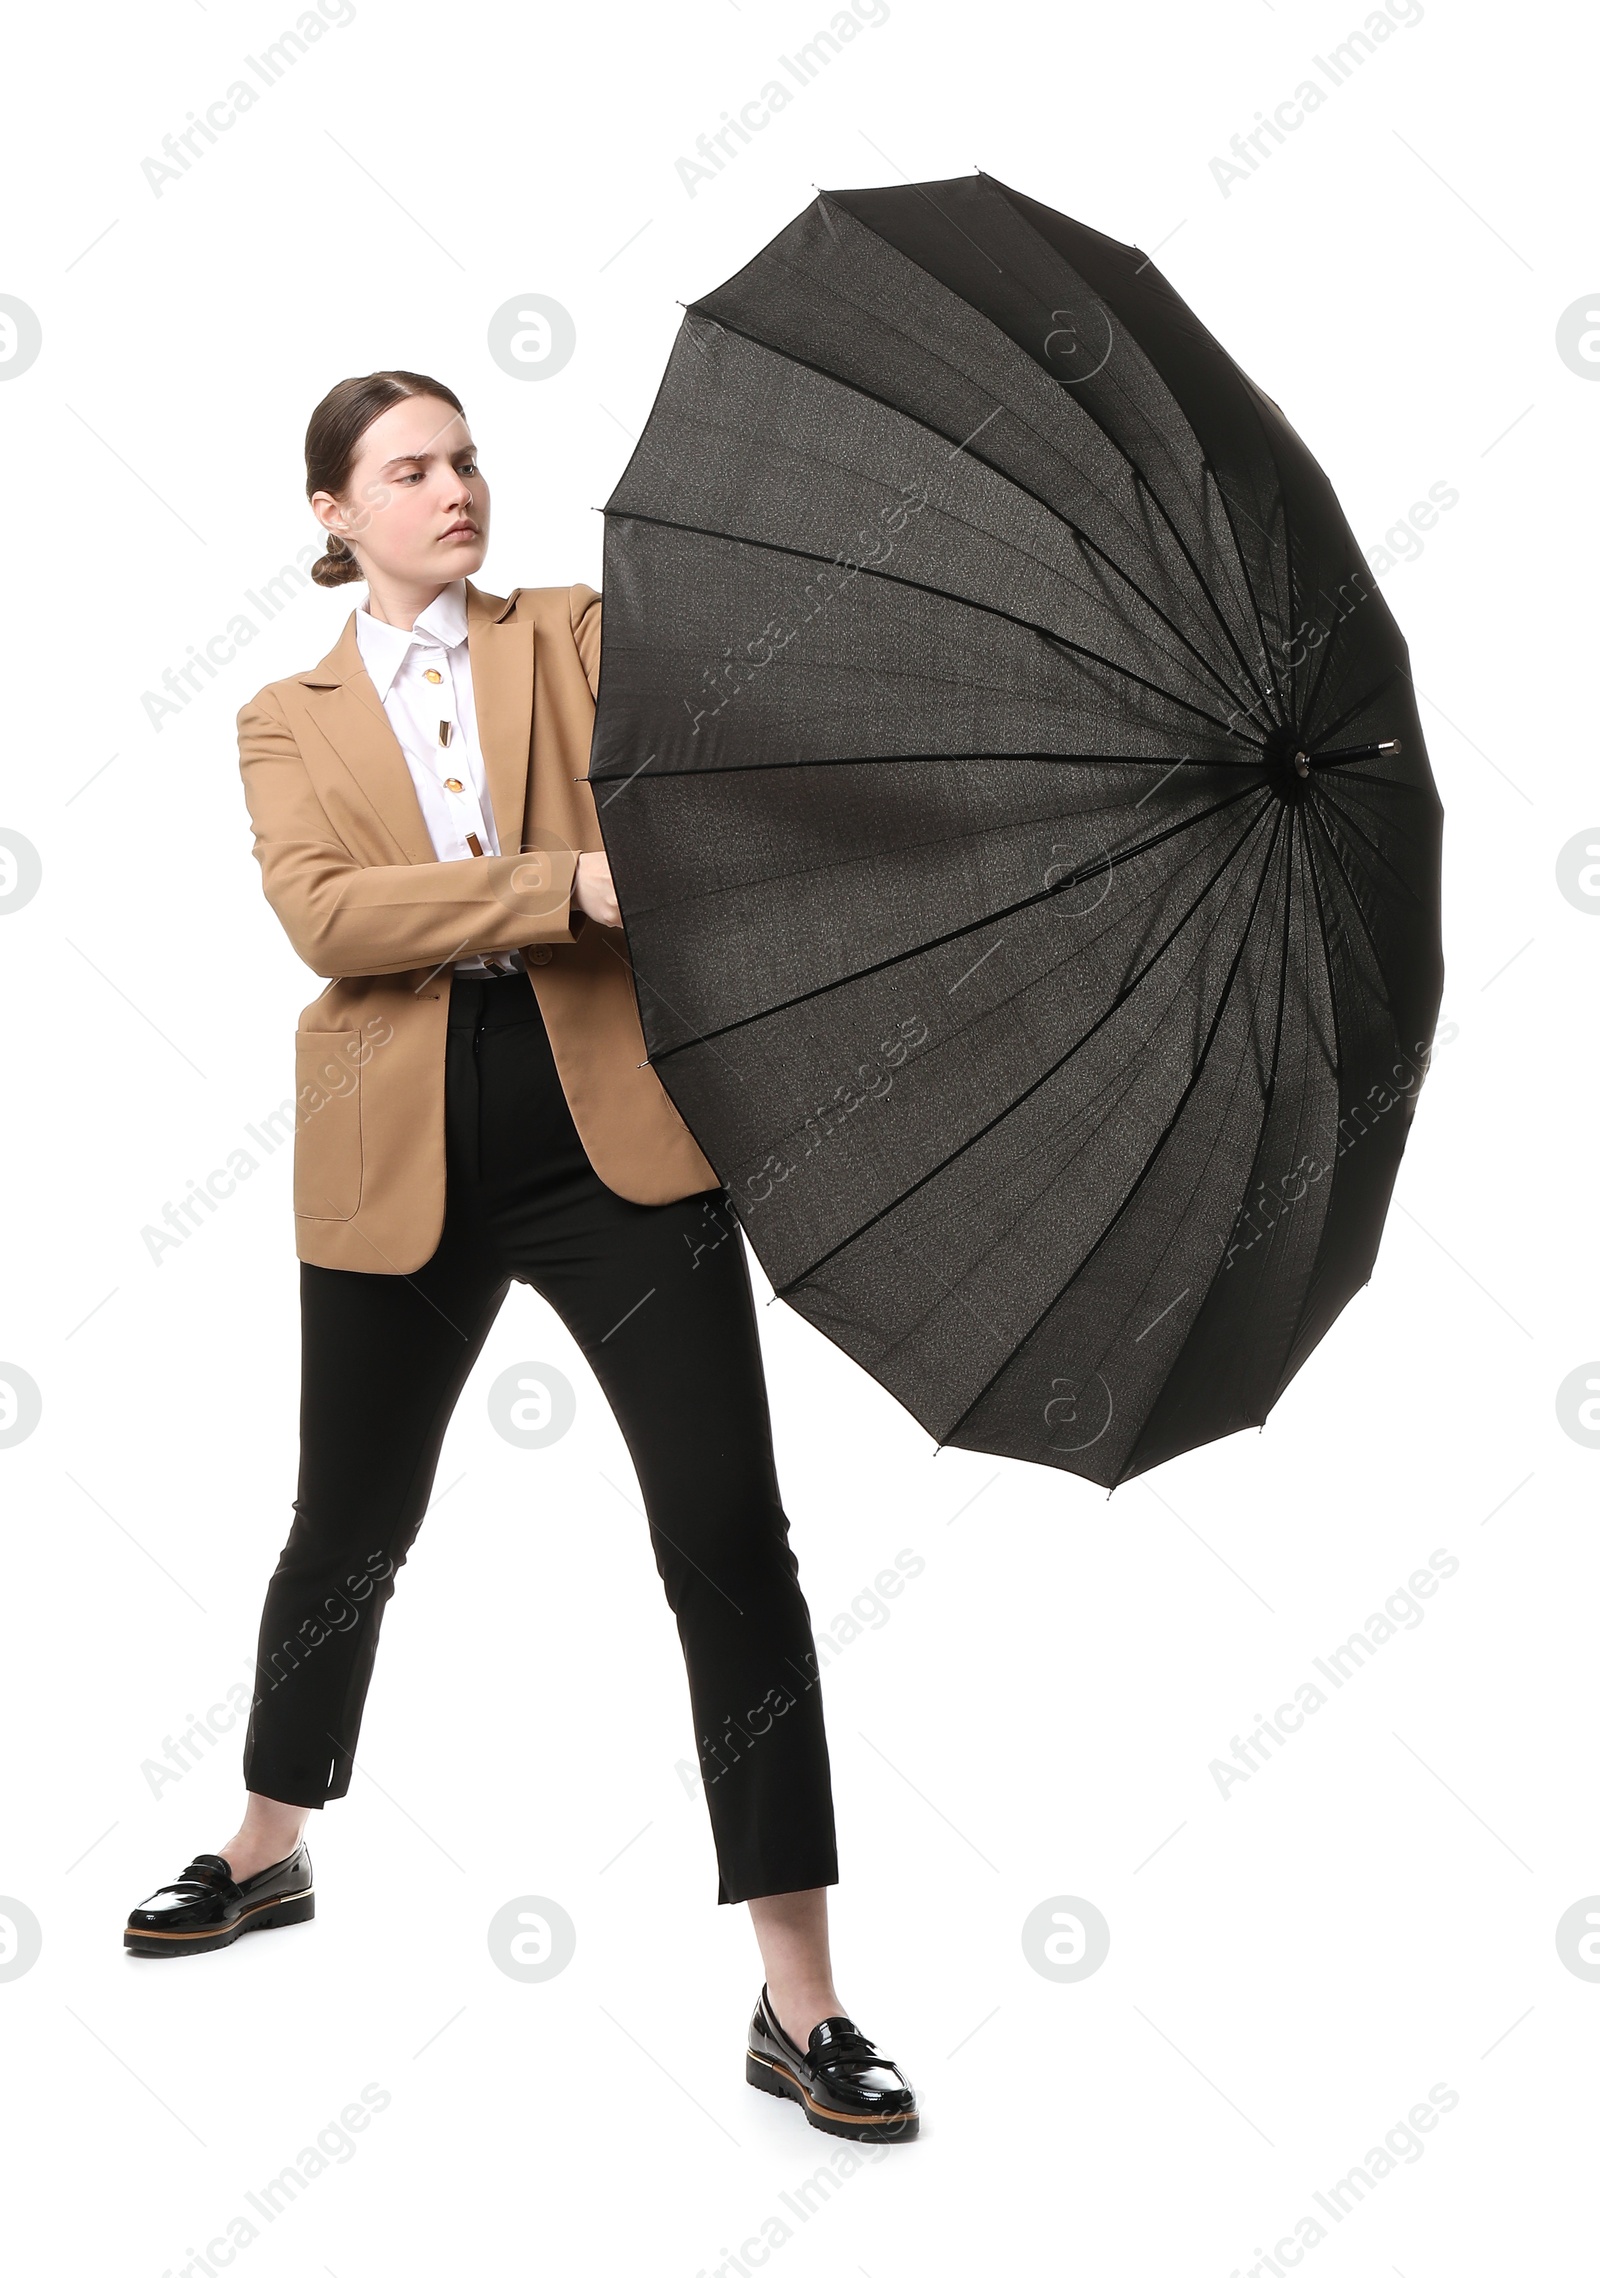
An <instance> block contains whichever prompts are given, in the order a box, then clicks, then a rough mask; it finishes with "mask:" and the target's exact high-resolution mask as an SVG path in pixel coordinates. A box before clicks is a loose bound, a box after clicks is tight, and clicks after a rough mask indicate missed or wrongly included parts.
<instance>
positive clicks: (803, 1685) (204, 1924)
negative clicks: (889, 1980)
mask: <svg viewBox="0 0 1600 2278" xmlns="http://www.w3.org/2000/svg"><path fill="white" fill-rule="evenodd" d="M306 492H307V496H308V498H309V499H310V502H311V508H312V511H313V513H314V514H315V515H316V516H317V519H318V521H319V522H320V523H321V524H322V526H323V528H324V529H325V530H326V531H327V532H328V541H327V553H326V554H325V556H324V557H323V558H322V559H321V560H320V561H318V562H317V563H316V564H315V565H314V567H313V570H312V575H313V577H315V578H316V580H317V582H318V583H319V584H322V585H339V584H343V583H344V582H346V581H347V580H349V579H353V578H358V577H359V578H364V579H365V580H366V587H367V599H366V602H365V605H364V606H362V607H360V608H358V609H356V610H355V611H354V612H353V613H352V615H351V617H350V618H349V620H348V622H347V623H346V625H345V628H344V631H343V632H342V633H341V635H340V637H339V639H338V641H337V642H336V643H335V645H334V647H333V648H332V649H331V650H330V652H329V653H328V655H327V656H326V657H324V658H323V660H322V662H321V663H320V664H318V665H316V666H314V667H313V668H312V669H311V670H310V671H309V672H302V673H296V674H292V675H291V676H290V677H289V678H288V679H286V680H279V681H274V682H273V683H272V684H271V685H270V686H268V687H266V688H264V689H262V690H261V692H260V694H259V695H258V696H257V697H256V698H255V699H254V701H253V702H252V703H250V704H247V705H246V706H245V708H244V710H243V711H242V712H241V713H240V715H239V749H240V766H241V769H242V772H243V776H244V789H245V797H246V801H247V803H248V806H249V810H250V819H251V825H252V828H253V831H254V834H255V852H256V858H257V860H258V861H259V862H260V864H261V873H262V884H263V887H264V889H265V892H266V895H267V899H268V900H269V901H270V903H271V904H272V907H273V909H274V910H275V911H276V913H277V915H278V916H279V918H280V919H281V920H282V922H283V925H284V928H285V930H286V932H287V933H288V936H289V938H290V940H291V941H292V943H293V944H294V947H295V949H296V950H297V951H298V953H299V954H300V956H301V957H303V958H304V959H305V961H306V963H307V964H308V965H310V966H311V968H312V969H313V970H314V971H315V972H317V973H319V974H321V975H323V976H325V977H326V978H327V979H328V981H329V986H328V987H327V988H326V989H325V990H324V991H323V993H322V995H321V996H320V997H318V998H317V999H316V1001H315V1003H313V1004H311V1005H308V1006H307V1007H306V1009H305V1011H304V1012H303V1013H302V1014H301V1016H300V1024H299V1030H298V1033H297V1036H296V1040H295V1043H296V1089H297V1109H296V1132H295V1164H294V1207H295V1224H296V1248H297V1252H298V1256H299V1259H300V1294H301V1322H302V1379H301V1404H300V1477H299V1491H298V1495H297V1497H296V1500H295V1504H294V1513H295V1516H294V1523H293V1525H292V1527H291V1529H290V1533H289V1538H288V1541H287V1543H286V1545H285V1547H284V1550H283V1554H282V1556H281V1558H280V1559H279V1561H278V1565H277V1569H276V1572H275V1573H274V1574H273V1576H272V1578H271V1581H270V1583H269V1585H268V1589H267V1594H266V1604H265V1607H264V1610H263V1614H262V1621H261V1630H260V1639H259V1645H258V1651H257V1679H256V1696H255V1701H254V1704H253V1707H252V1711H251V1717H250V1723H249V1727H248V1731H247V1735H246V1740H245V1750H244V1778H245V1787H246V1791H247V1792H246V1797H245V1808H244V1816H243V1819H242V1821H241V1823H240V1826H239V1828H238V1831H237V1832H236V1833H235V1834H233V1835H232V1836H230V1837H229V1838H228V1840H227V1841H226V1842H224V1843H223V1844H222V1845H221V1846H220V1848H219V1849H218V1850H216V1851H213V1852H201V1853H199V1854H198V1855H197V1856H196V1857H195V1858H194V1859H193V1860H192V1861H191V1862H190V1864H189V1866H188V1867H187V1868H185V1870H184V1871H183V1873H182V1874H181V1875H180V1876H179V1878H178V1879H177V1880H176V1881H175V1882H173V1883H169V1884H165V1885H163V1887H162V1888H161V1889H160V1890H158V1891H156V1892H155V1893H153V1894H152V1896H151V1897H150V1898H148V1899H146V1900H145V1901H144V1903H143V1904H142V1905H140V1906H138V1907H136V1908H135V1909H134V1910H133V1912H132V1914H131V1916H130V1917H129V1921H128V1926H127V1930H126V1933H125V1944H126V1946H127V1949H128V1950H129V1951H130V1952H132V1953H136V1954H142V1955H163V1956H173V1955H179V1954H198V1953H209V1952H212V1951H214V1950H215V1949H217V1948H218V1947H221V1946H226V1945H229V1944H231V1943H232V1942H233V1940H234V1939H235V1938H237V1937H239V1936H241V1935H242V1934H243V1933H244V1932H245V1931H247V1930H252V1929H264V1928H267V1927H269V1926H272V1925H274V1924H278V1923H284V1922H304V1921H308V1920H309V1919H310V1918H311V1914H312V1910H313V1903H314V1902H313V1898H312V1884H311V1862H310V1859H309V1856H308V1854H307V1851H306V1846H305V1841H304V1835H303V1829H304V1826H305V1822H306V1818H307V1816H308V1813H309V1812H311V1811H320V1810H321V1809H322V1807H323V1806H324V1804H326V1803H327V1802H329V1801H331V1800H333V1799H335V1798H337V1797H340V1796H343V1795H344V1794H345V1793H346V1792H347V1791H348V1789H349V1785H350V1776H351V1767H352V1762H353V1752H354V1749H355V1744H356V1738H357V1734H358V1731H359V1728H360V1723H361V1714H362V1707H363V1703H364V1700H365V1697H366V1691H367V1686H368V1682H369V1680H370V1678H371V1675H372V1668H373V1660H374V1656H375V1653H376V1650H377V1643H378V1631H379V1626H380V1623H381V1621H382V1617H383V1610H384V1607H385V1605H386V1604H387V1603H388V1600H389V1598H390V1597H391V1595H392V1594H393V1590H394V1585H395V1578H396V1574H397V1572H398V1569H399V1568H400V1567H401V1566H402V1565H403V1564H404V1562H405V1558H406V1554H407V1552H408V1550H409V1549H410V1547H411V1544H412V1543H413V1542H414V1540H415V1539H416V1535H417V1531H418V1529H419V1527H420V1525H421V1522H422V1516H423V1512H424V1510H425V1509H426V1507H427V1503H428V1497H429V1494H430V1491H431V1488H432V1483H433V1477H434V1470H435V1466H436V1464H437V1461H438V1457H439V1452H440V1447H441V1443H442V1441H443V1438H444V1433H445V1429H446V1426H447V1425H448V1423H449V1420H450V1416H451V1414H452V1412H453V1410H454V1407H455V1404H456V1400H457V1398H458V1396H459V1394H460V1392H461V1390H462V1387H463V1385H464V1384H465V1382H466V1380H467V1377H468V1375H469V1373H470V1371H471V1368H472V1365H473V1362H474V1361H475V1359H476V1358H477V1355H478V1353H479V1351H480V1350H481V1348H482V1346H483V1342H484V1339H485V1337H486V1336H487V1335H488V1332H489V1328H490V1326H491V1324H492V1323H493V1321H494V1319H495V1316H496V1314H497V1313H498V1312H499V1309H500V1305H501V1302H502V1300H503V1299H504V1297H505V1294H506V1291H507V1289H508V1287H509V1285H510V1283H511V1282H512V1281H514V1280H515V1281H523V1282H527V1283H529V1284H530V1285H531V1286H532V1287H533V1288H535V1289H537V1290H538V1291H539V1293H540V1294H541V1296H543V1297H545V1298H547V1299H548V1300H549V1302H550V1303H551V1304H552V1305H553V1306H554V1307H555V1309H556V1310H557V1312H558V1313H559V1314H560V1315H561V1317H562V1319H563V1320H564V1321H565V1322H566V1324H567V1326H568V1328H569V1329H570V1330H571V1332H572V1334H573V1336H574V1338H575V1339H576V1340H577V1342H578V1344H579V1345H580V1347H581V1348H582V1350H583V1353H584V1355H585V1358H586V1359H587V1360H588V1362H589V1364H590V1366H591V1367H592V1368H593V1370H594V1373H595V1375H596V1377H597V1378H598V1380H599V1383H600V1385H601V1388H602V1390H603V1391H604V1393H605V1396H606V1398H607V1400H608V1401H609V1402H610V1404H611V1408H612V1411H613V1413H614V1414H615V1416H616V1418H617V1421H618V1424H619V1425H620V1427H621V1429H622V1432H623V1434H624V1437H625V1438H626V1440H627V1443H628V1449H629V1453H630V1455H631V1456H632V1459H633V1463H634V1466H635V1469H636V1471H637V1474H638V1478H639V1484H640V1487H641V1489H642V1490H643V1493H644V1498H645V1503H646V1507H647V1511H648V1515H649V1524H650V1539H651V1544H652V1547H653V1549H654V1552H655V1559H656V1565H657V1568H658V1570H659V1571H660V1574H661V1578H662V1581H663V1583H664V1584H665V1587H666V1594H667V1600H668V1603H669V1604H670V1606H671V1607H672V1610H673V1612H674V1614H675V1615H676V1617H677V1623H678V1634H679V1637H680V1639H681V1641H682V1646H683V1653H684V1659H685V1664H686V1667H687V1672H688V1680H689V1693H690V1703H691V1707H692V1710H693V1714H694V1719H695V1725H696V1728H697V1730H698V1732H699V1735H700V1742H699V1753H700V1762H701V1768H702V1774H703V1779H704V1786H705V1794H706V1800H707V1805H708V1809H709V1813H710V1819H711V1826H712V1834H713V1839H714V1843H715V1847H716V1854H717V1863H718V1890H717V1898H718V1903H719V1904H724V1905H726V1904H732V1903H737V1902H739V1901H743V1902H745V1903H747V1904H748V1906H749V1909H750V1917H751V1921H752V1924H753V1926H754V1929H755V1934H756V1940H757V1943H758V1945H759V1947H760V1950H761V1957H762V1961H763V1963H764V1965H765V1969H766V1982H765V1984H764V1985H763V1987H762V1990H761V1994H760V1997H759V1999H758V2001H757V2003H756V2007H755V2012H754V2015H753V2017H752V2019H751V2024H750V2031H749V2036H748V2049H747V2055H746V2063H745V2071H746V2077H747V2079H749V2080H750V2081H751V2082H752V2084H753V2085H755V2086H757V2087H762V2088H766V2089H768V2090H769V2091H770V2092H772V2093H774V2094H777V2095H786V2096H790V2097H792V2098H794V2099H795V2100H796V2101H798V2102H799V2103H800V2104H801V2106H802V2108H803V2109H804V2111H805V2113H806V2116H807V2118H808V2119H809V2120H810V2122H811V2124H812V2125H813V2126H814V2127H819V2128H822V2129H824V2130H826V2131H827V2132H829V2133H831V2134H835V2135H846V2136H852V2137H855V2138H857V2139H864V2140H869V2141H881V2140H884V2139H886V2138H893V2139H899V2140H905V2139H906V2138H908V2137H910V2136H913V2135H914V2134H915V2133H916V2130H917V2114H916V2101H915V2097H914V2095H913V2092H912V2090H911V2088H910V2086H909V2084H908V2083H907V2081H906V2080H905V2078H904V2076H903V2074H902V2073H901V2072H900V2071H899V2069H898V2068H897V2067H896V2066H894V2065H892V2064H890V2063H888V2062H886V2061H885V2060H884V2059H882V2058H880V2057H878V2056H877V2055H876V2054H875V2052H874V2048H873V2044H872V2043H871V2042H870V2041H868V2040H866V2039H865V2037H864V2036H863V2035H862V2034H860V2033H859V2032H858V2031H857V2029H856V2027H855V2026H854V2025H853V2024H852V2023H851V2022H850V2019H849V2018H848V2016H846V2015H845V2014H844V2013H843V2011H842V2009H841V2004H840V2001H839V1997H838V1994H837V1992H836V1991H835V1988H834V1983H833V1976H832V1969H831V1964H830V1960H829V1951H828V1925H827V1886H828V1885H829V1884H831V1883H834V1882H836V1881H837V1880H838V1869H837V1859H836V1853H835V1847H834V1822H833V1804H832V1790H831V1786H830V1780H829V1767H828V1752H827V1742H826V1739H825V1736H824V1729H823V1717H822V1696H821V1690H820V1686H819V1683H818V1679H817V1664H816V1658H815V1652H814V1647H813V1642H812V1634H811V1623H810V1616H809V1614H808V1612H807V1608H806V1602H805V1599H804V1597H803V1596H802V1594H801V1590H800V1585H799V1580H798V1567H797V1562H796V1560H795V1556H794V1553H793V1551H792V1549H791V1548H790V1546H789V1540H788V1520H787V1518H786V1516H785V1514H784V1511H783V1506H782V1503H781V1501H780V1498H779V1492H778V1485H777V1479H776V1475H775V1471H774V1464H773V1453H772V1444H771V1436H770V1425H769V1420H768V1413H767V1399H766V1385H765V1379H764V1376H763V1373H762V1364H761V1353H760V1347H759V1343H758V1341H757V1335H756V1324H755V1315H754V1309H753V1304H752V1298H751V1288H750V1278H749V1268H748V1265H747V1262H746V1259H745V1255H744V1249H743V1245H742V1238H741V1237H740V1235H739V1232H738V1228H737V1224H736V1222H735V1221H734V1219H733V1217H732V1214H731V1212H730V1211H729V1210H728V1208H727V1198H726V1190H725V1189H724V1188H723V1187H722V1185H721V1183H720V1182H719V1180H718V1178H717V1174H716V1172H715V1171H714V1170H713V1169H712V1167H711V1165H710V1164H709V1163H708V1162H707V1161H706V1159H705V1157H704V1156H703V1155H702V1154H701V1152H700V1150H699V1148H698V1147H697V1146H696V1145H695V1142H694V1140H693V1138H692V1137H691V1135H690V1133H689V1131H688V1129H687V1127H686V1126H685V1125H684V1123H683V1122H682V1120H681V1119H680V1118H679V1116H678V1115H677V1113H676V1111H675V1110H674V1108H673V1106H672V1103H671V1101H670V1100H669V1099H668V1097H667V1095H666V1093H665V1091H664V1090H663V1089H662V1086H661V1084H660V1082H659V1081H658V1079H657V1078H656V1076H655V1073H654V1071H653V1070H652V1069H651V1068H650V1067H649V1066H648V1065H647V1064H646V1063H645V1052H644V1042H643V1036H642V1033H641V1029H640V1023H639V1017H638V1007H637V1001H636V998H635V995H634V987H633V978H632V973H631V969H630V967H629V964H628V959H627V944H626V940H625V937H624V934H623V931H622V925H621V918H620V913H619V911H618V908H617V902H616V897H615V894H614V892H613V890H612V883H611V873H610V869H609V866H608V864H607V862H606V857H605V853H604V851H603V846H602V841H601V836H600V831H599V827H598V821H597V817H596V812H595V805H594V800H593V797H592V794H591V793H590V791H589V789H588V786H587V784H586V783H585V782H584V781H583V780H581V779H582V777H583V776H584V773H585V771H586V768H587V764H588V747H589V739H590V733H591V729H592V724H593V718H594V691H595V690H596V688H597V687H598V675H599V669H600V637H601V636H600V597H599V595H598V594H596V593H595V592H594V591H593V589H592V588H591V587H589V586H586V585H574V586H571V587H565V586H560V587H548V588H537V589H527V588H522V589H518V590H516V591H514V592H512V593H511V594H510V595H509V596H508V597H505V598H501V597H499V596H497V595H495V594H491V593H488V592H484V591H481V590H480V589H479V588H478V587H476V586H475V585H473V584H472V582H471V579H472V574H473V572H475V571H476V570H477V569H478V568H479V566H480V565H481V563H482V561H483V558H484V555H485V553H486V551H487V549H488V542H489V487H488V484H487V482H486V481H485V479H484V476H483V473H482V471H481V469H480V467H479V465H478V460H477V456H476V453H475V451H474V449H473V443H472V437H471V434H470V433H469V431H468V427H467V422H466V417H465V415H464V413H463V411H462V408H461V404H460V402H459V400H458V399H457V397H456V396H455V395H454V394H453V393H452V392H451V390H450V389H449V388H447V387H444V386H442V385H441V384H440V383H439V382H438V381H436V380H431V379H428V378H426V377H424V376H423V375H421V374H418V373H415V372H399V371H395V372H374V373H371V374H369V375H368V376H367V377H366V378H364V379H351V380H345V381H343V382H341V383H340V385H339V386H338V387H336V388H334V389H333V391H332V392H331V393H330V394H329V395H328V396H327V397H326V398H325V399H324V401H323V402H322V403H320V404H319V405H318V407H317V409H316V411H315V413H314V414H313V416H312V419H311V424H310V427H309V428H308V430H307V434H306ZM460 1650H461V1651H462V1653H463V1654H465V1652H466V1651H467V1650H468V1647H467V1644H466V1641H460Z"/></svg>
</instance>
